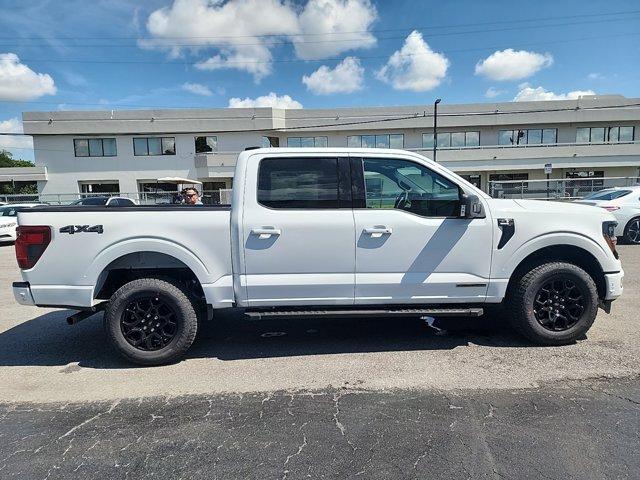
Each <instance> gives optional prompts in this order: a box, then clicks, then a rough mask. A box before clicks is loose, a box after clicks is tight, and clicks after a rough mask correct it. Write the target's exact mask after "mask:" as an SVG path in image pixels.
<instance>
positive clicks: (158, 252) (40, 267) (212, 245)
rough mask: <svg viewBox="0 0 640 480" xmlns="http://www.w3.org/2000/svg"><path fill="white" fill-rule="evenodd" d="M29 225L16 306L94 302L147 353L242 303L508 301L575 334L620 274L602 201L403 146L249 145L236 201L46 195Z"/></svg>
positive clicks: (529, 321)
mask: <svg viewBox="0 0 640 480" xmlns="http://www.w3.org/2000/svg"><path fill="white" fill-rule="evenodd" d="M365 180H366V181H365ZM368 189H373V190H376V191H377V192H378V193H377V195H378V196H380V197H381V198H380V199H378V198H375V195H372V193H373V192H367V190H368ZM367 193H369V194H367ZM19 221H20V227H19V230H18V240H17V242H16V257H17V259H18V264H19V266H20V268H21V271H22V278H23V281H22V282H17V283H14V284H13V291H14V295H15V298H16V299H17V301H18V302H19V303H22V304H25V305H39V306H49V307H51V306H60V307H63V306H64V308H74V309H78V310H80V312H79V313H76V314H75V315H72V316H71V317H69V323H75V322H77V321H80V320H82V319H84V318H87V317H88V316H90V315H92V314H93V313H95V312H96V311H98V310H104V311H105V315H104V322H105V331H106V334H107V337H108V338H109V340H110V342H111V343H112V345H113V346H114V347H115V348H116V350H118V351H119V352H120V353H121V354H122V355H123V356H125V357H126V358H128V359H129V360H131V361H134V362H137V363H140V364H145V365H155V364H161V363H166V362H170V361H173V360H175V359H177V358H179V357H180V356H182V355H184V354H185V352H186V351H187V350H188V349H189V347H190V346H191V344H192V343H193V341H194V339H195V336H196V333H197V331H198V328H199V324H200V323H201V321H204V320H207V319H211V318H214V317H216V312H219V311H220V310H222V309H229V308H233V307H240V308H242V309H244V312H245V313H246V314H247V315H250V316H252V317H255V318H263V317H271V316H290V317H297V316H309V315H325V316H348V315H354V316H355V315H359V316H363V315H364V316H372V315H388V316H394V315H396V316H408V315H416V316H430V317H438V316H447V315H449V316H461V315H470V316H474V315H475V316H478V315H482V314H483V311H484V308H486V307H487V306H496V305H500V304H502V305H504V306H505V307H506V308H507V310H508V312H509V314H510V317H511V321H512V323H513V325H514V326H515V328H516V329H517V330H518V331H519V332H520V333H522V334H523V335H525V336H526V337H527V338H528V339H530V340H531V341H534V342H536V343H540V344H547V345H561V344H566V343H569V342H573V341H575V340H576V339H578V338H580V337H582V336H583V335H584V334H585V332H587V330H589V328H590V327H591V325H592V324H593V322H594V320H595V317H596V313H597V310H598V307H599V306H600V307H602V308H603V309H605V311H607V312H608V311H609V309H610V307H611V302H612V301H613V300H615V299H616V298H618V297H619V296H620V295H621V294H622V278H623V276H624V273H623V270H622V266H621V264H620V260H619V259H618V254H617V252H616V249H615V242H614V238H613V236H614V234H613V229H614V225H615V218H614V217H613V215H611V214H610V213H609V212H607V211H606V210H604V209H602V210H598V209H594V208H593V207H589V206H585V205H577V204H564V203H556V202H544V201H536V200H497V199H493V198H491V197H489V196H488V195H486V194H485V193H484V192H482V191H481V190H479V189H478V188H476V187H475V186H473V185H472V184H471V183H468V182H466V181H465V180H464V179H462V178H461V177H459V176H457V175H456V174H454V173H452V172H450V171H449V170H447V169H446V168H444V167H443V166H442V165H440V164H438V163H435V162H432V161H431V160H428V159H427V158H425V157H423V156H421V155H419V154H417V153H412V152H407V151H403V150H390V149H367V148H364V149H363V148H358V149H350V148H313V149H305V148H287V149H283V148H266V149H256V150H250V151H245V152H242V153H241V154H240V156H239V158H238V161H237V165H236V170H235V181H234V187H233V196H232V202H231V206H202V205H200V206H188V205H160V206H136V207H132V208H127V209H123V210H120V209H114V208H108V207H94V208H90V209H87V208H85V207H49V208H37V209H33V210H31V211H29V212H26V211H23V212H20V213H19ZM69 252H73V261H70V258H69ZM363 334H366V333H364V332H363Z"/></svg>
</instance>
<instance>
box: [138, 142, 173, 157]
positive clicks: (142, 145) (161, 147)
mask: <svg viewBox="0 0 640 480" xmlns="http://www.w3.org/2000/svg"><path fill="white" fill-rule="evenodd" d="M133 154H134V155H136V156H141V155H142V156H149V155H175V154H176V139H175V138H174V137H136V138H134V139H133Z"/></svg>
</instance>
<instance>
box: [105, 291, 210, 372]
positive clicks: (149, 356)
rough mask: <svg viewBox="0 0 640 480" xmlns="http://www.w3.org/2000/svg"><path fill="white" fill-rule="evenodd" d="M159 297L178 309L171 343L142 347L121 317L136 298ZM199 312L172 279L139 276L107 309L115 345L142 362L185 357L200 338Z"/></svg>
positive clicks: (108, 330)
mask: <svg viewBox="0 0 640 480" xmlns="http://www.w3.org/2000/svg"><path fill="white" fill-rule="evenodd" d="M149 295H152V296H155V297H157V298H160V299H161V300H162V301H164V302H166V304H167V305H168V306H169V307H170V308H172V309H173V311H174V312H175V315H174V317H175V319H176V325H177V327H176V329H175V333H174V335H173V337H172V339H171V340H170V342H169V343H168V344H167V345H165V346H164V347H162V348H160V349H157V350H152V351H149V350H142V349H140V348H136V347H135V346H133V345H132V344H131V343H129V341H127V339H126V338H125V334H124V333H123V327H122V326H121V320H122V319H123V315H124V314H125V310H126V309H127V307H128V306H129V305H130V304H131V302H134V301H135V300H136V299H139V298H144V297H145V296H149ZM198 323H199V322H198V314H197V311H196V307H195V306H194V302H193V301H192V300H191V296H190V295H189V293H188V292H187V291H186V290H185V289H184V287H182V286H181V285H179V284H178V283H174V282H173V281H172V280H171V279H164V278H139V279H136V280H132V281H131V282H129V283H126V284H125V285H123V286H122V287H120V288H119V289H118V290H116V292H115V293H114V294H113V295H112V296H111V299H110V300H109V304H108V306H107V308H106V309H105V314H104V328H105V333H106V335H107V338H108V339H109V341H110V342H111V344H112V345H113V347H114V348H115V349H116V350H117V351H118V353H120V354H121V355H122V356H124V357H125V358H126V359H127V360H129V361H131V362H134V363H137V364H139V365H147V366H150V365H162V364H165V363H171V362H174V361H176V360H177V359H179V358H180V357H182V356H183V355H184V354H185V352H186V351H187V350H189V347H191V344H192V343H193V341H194V340H195V338H196V333H197V331H198Z"/></svg>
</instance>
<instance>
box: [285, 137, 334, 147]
mask: <svg viewBox="0 0 640 480" xmlns="http://www.w3.org/2000/svg"><path fill="white" fill-rule="evenodd" d="M328 145H329V140H328V138H327V137H287V147H326V146H328Z"/></svg>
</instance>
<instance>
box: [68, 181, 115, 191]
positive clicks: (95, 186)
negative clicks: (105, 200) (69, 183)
mask: <svg viewBox="0 0 640 480" xmlns="http://www.w3.org/2000/svg"><path fill="white" fill-rule="evenodd" d="M78 184H79V186H80V193H120V185H119V183H118V181H117V180H103V181H101V180H89V181H79V182H78Z"/></svg>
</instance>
